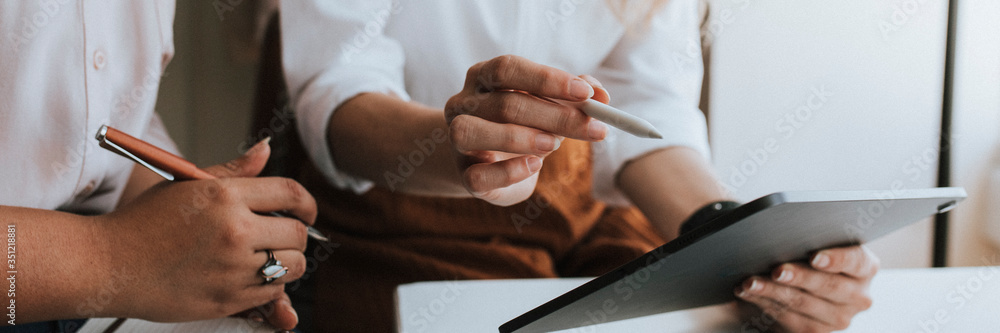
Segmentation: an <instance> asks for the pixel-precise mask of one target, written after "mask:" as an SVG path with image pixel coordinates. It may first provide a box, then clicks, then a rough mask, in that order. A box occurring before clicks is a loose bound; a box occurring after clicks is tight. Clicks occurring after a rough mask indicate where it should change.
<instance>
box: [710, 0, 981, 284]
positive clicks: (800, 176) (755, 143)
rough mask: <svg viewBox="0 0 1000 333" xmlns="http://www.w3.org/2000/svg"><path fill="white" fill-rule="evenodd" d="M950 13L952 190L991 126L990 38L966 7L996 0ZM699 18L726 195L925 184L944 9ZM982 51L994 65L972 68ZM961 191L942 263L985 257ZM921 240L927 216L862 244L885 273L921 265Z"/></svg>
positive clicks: (760, 9) (969, 0) (968, 178)
mask: <svg viewBox="0 0 1000 333" xmlns="http://www.w3.org/2000/svg"><path fill="white" fill-rule="evenodd" d="M962 3H963V4H967V5H966V6H965V7H963V11H962V14H963V17H962V18H961V19H964V20H963V21H960V22H963V26H962V29H963V30H962V31H963V34H962V37H961V38H962V42H961V43H962V44H961V50H962V51H963V52H960V53H961V55H960V56H959V57H960V64H961V65H960V66H959V72H960V74H961V75H959V76H958V77H959V79H958V82H959V84H957V89H958V93H956V96H955V97H956V100H959V101H961V103H958V104H956V108H955V110H956V114H959V116H958V118H956V124H957V125H956V129H955V134H956V141H955V142H956V149H955V155H956V170H957V171H958V174H957V175H956V180H957V184H958V185H966V186H969V185H970V184H973V183H977V181H976V180H975V179H976V177H977V176H978V175H982V174H984V173H985V170H984V169H985V166H984V165H985V164H986V163H987V160H988V159H989V157H988V156H986V155H987V154H986V152H987V151H989V150H991V149H992V150H995V148H992V147H993V146H994V145H995V144H994V143H995V142H996V140H997V139H996V132H997V130H998V129H1000V125H998V124H1000V121H997V114H998V113H1000V106H997V103H996V101H997V100H998V99H1000V83H998V80H1000V76H998V75H997V74H996V70H995V68H996V67H997V66H996V59H998V58H1000V56H998V53H997V52H996V50H997V44H1000V41H996V40H994V41H987V40H986V39H988V38H994V39H995V37H996V32H998V31H1000V29H997V28H996V24H997V23H996V22H997V21H996V17H995V16H992V21H990V19H991V17H989V16H988V15H986V14H984V13H982V12H981V11H980V10H976V9H973V6H978V7H993V13H994V14H993V15H995V14H996V12H997V11H996V7H997V4H996V2H995V1H989V0H963V1H962ZM709 8H710V12H711V16H710V18H711V19H710V21H709V23H708V25H707V26H706V30H707V31H708V34H707V36H706V37H707V38H706V40H707V41H708V43H709V44H710V49H711V55H710V60H709V65H710V67H709V68H710V71H709V75H710V76H709V86H708V89H709V90H708V95H707V97H708V99H709V100H708V102H709V103H708V110H707V111H708V112H709V119H710V120H709V121H710V128H711V140H712V144H713V154H714V164H715V166H716V170H717V172H718V173H719V175H720V177H721V178H722V180H723V182H724V183H726V184H727V185H728V186H729V188H730V190H731V191H732V192H733V193H734V194H735V195H736V196H737V197H738V198H740V199H742V200H751V199H754V198H756V197H759V196H762V195H766V194H768V193H771V192H776V191H786V190H818V189H822V190H827V189H830V190H841V189H875V190H886V189H890V188H891V187H892V186H893V184H894V183H896V184H897V185H896V186H899V185H901V186H902V187H904V188H925V187H933V186H934V185H935V184H936V174H937V157H938V153H939V152H938V140H939V132H940V114H941V103H942V93H943V75H944V58H945V44H944V43H945V31H946V30H945V28H946V21H947V2H946V1H918V0H896V1H861V0H845V1H837V2H828V1H801V0H799V1H796V0H769V1H762V0H710V1H709ZM990 31H991V32H992V33H990ZM981 44H991V45H990V47H992V49H990V48H983V47H982V45H981ZM990 52H992V57H993V60H991V61H980V60H979V59H978V58H979V57H982V56H988V55H989V54H990ZM984 53H985V54H984ZM972 54H976V55H975V56H972ZM991 66H992V67H991ZM991 68H993V69H994V71H993V72H992V74H991V73H990V72H989V71H987V70H988V69H991ZM827 95H829V96H827ZM972 95H974V96H976V97H975V98H972V97H971V96H972ZM973 114H975V115H973ZM985 133H989V134H988V135H985V136H988V137H989V138H987V139H986V140H984V139H982V138H981V137H982V136H984V134H985ZM959 138H961V139H959ZM980 178H981V177H980ZM972 187H973V186H970V195H971V196H972V197H973V198H972V199H970V200H968V201H967V202H965V203H964V204H962V205H961V206H960V208H959V209H956V210H955V212H956V214H955V216H956V217H955V218H954V220H956V222H955V223H954V225H955V228H954V229H956V230H955V232H954V233H953V237H952V249H953V250H952V253H951V261H952V262H953V263H960V264H974V262H972V261H971V260H969V259H968V258H969V257H970V256H972V257H975V256H977V255H978V256H985V255H987V254H989V253H990V251H991V249H990V248H989V247H988V246H986V245H987V243H986V242H983V241H979V240H976V241H973V238H978V239H981V238H982V237H975V235H976V234H977V230H978V231H980V232H981V230H983V229H982V228H981V227H976V226H975V223H976V221H977V219H979V218H978V217H976V216H974V215H976V214H972V212H976V211H977V208H976V206H977V202H978V201H981V200H980V199H982V198H983V197H982V195H981V194H980V193H982V192H983V190H980V189H974V188H972ZM978 211H982V209H981V208H979V209H978ZM980 215H981V214H980ZM931 237H932V222H931V221H930V220H927V221H925V222H922V223H918V224H916V225H913V226H910V227H908V228H906V229H903V230H900V231H898V232H896V233H894V234H891V235H889V236H887V237H885V238H882V239H880V240H878V241H876V242H874V243H872V244H870V246H871V248H872V249H873V250H874V251H875V252H876V253H878V254H879V256H880V257H881V258H882V261H883V264H884V266H885V267H924V266H929V265H930V258H931V247H932V246H931V243H932V241H931ZM997 264H1000V262H998V263H997Z"/></svg>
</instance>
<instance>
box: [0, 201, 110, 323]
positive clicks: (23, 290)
mask: <svg viewBox="0 0 1000 333" xmlns="http://www.w3.org/2000/svg"><path fill="white" fill-rule="evenodd" d="M0 216H2V217H0V221H2V222H3V225H4V226H5V228H6V230H7V237H6V239H7V243H8V244H11V241H13V245H8V248H7V261H6V265H5V267H4V271H5V272H6V273H5V275H4V277H5V278H7V283H5V284H7V285H9V288H5V289H8V290H7V292H6V294H7V299H8V300H10V299H13V300H14V302H15V311H16V318H15V322H14V323H15V324H23V323H29V322H36V321H45V320H56V319H71V318H81V317H93V316H104V315H108V314H110V313H113V312H114V311H112V309H111V307H113V306H115V303H116V302H115V299H116V298H117V296H120V295H116V293H120V292H121V291H122V290H121V289H122V286H121V285H117V284H115V283H114V282H113V280H112V279H113V278H114V274H115V272H109V271H108V270H109V269H108V267H109V266H108V263H107V260H106V259H107V258H108V256H107V253H106V250H105V248H106V246H104V244H103V239H102V237H100V236H99V234H100V233H99V232H98V229H97V228H98V226H97V225H96V224H95V223H93V222H92V221H91V219H90V218H89V217H83V216H79V215H74V214H69V213H63V212H57V211H49V210H40V209H30V208H22V207H9V206H0ZM11 247H13V251H12V249H11ZM11 252H13V253H11ZM11 272H16V273H11ZM8 305H9V303H8V304H4V306H5V307H6V306H8ZM10 319H11V318H10V317H9V316H8V317H7V318H6V319H5V320H4V322H5V325H7V324H9V321H8V320H10Z"/></svg>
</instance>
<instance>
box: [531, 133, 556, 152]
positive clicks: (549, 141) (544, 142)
mask: <svg viewBox="0 0 1000 333" xmlns="http://www.w3.org/2000/svg"><path fill="white" fill-rule="evenodd" d="M535 147H537V148H538V150H541V151H553V150H556V149H558V148H559V140H556V138H555V137H553V136H551V135H548V134H538V135H536V136H535Z"/></svg>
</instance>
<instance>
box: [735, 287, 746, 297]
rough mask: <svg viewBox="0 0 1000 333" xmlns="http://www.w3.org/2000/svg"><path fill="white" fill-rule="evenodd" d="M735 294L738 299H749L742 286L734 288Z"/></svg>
mask: <svg viewBox="0 0 1000 333" xmlns="http://www.w3.org/2000/svg"><path fill="white" fill-rule="evenodd" d="M733 294H736V297H739V298H743V297H747V293H746V290H743V287H742V286H736V288H733Z"/></svg>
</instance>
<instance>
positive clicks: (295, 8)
mask: <svg viewBox="0 0 1000 333" xmlns="http://www.w3.org/2000/svg"><path fill="white" fill-rule="evenodd" d="M399 6H400V4H399V2H398V1H388V0H378V1H373V0H366V1H319V0H315V1H313V0H308V1H307V0H302V1H298V0H297V1H282V2H281V10H280V13H281V16H282V18H281V34H282V36H283V37H282V62H283V65H284V69H285V80H286V82H287V83H288V90H289V93H290V95H291V96H290V97H291V99H290V103H291V106H292V108H293V109H294V110H295V115H296V123H297V125H298V129H299V136H300V138H301V139H302V142H303V145H304V146H305V150H306V151H307V152H308V154H309V157H310V158H311V159H312V160H313V162H314V163H315V165H316V166H317V167H318V168H319V170H320V171H321V172H322V173H323V175H324V176H325V177H326V179H327V180H328V181H329V182H330V183H331V184H333V185H334V186H337V187H338V188H341V189H352V190H354V191H355V192H357V193H362V192H365V191H367V190H368V189H370V188H371V187H372V186H373V183H372V182H371V181H369V180H365V179H361V178H358V177H354V176H352V175H349V174H346V173H344V172H342V171H340V170H338V169H337V166H336V161H334V160H333V157H332V156H331V154H330V147H329V145H328V143H327V126H328V124H329V122H330V117H331V116H332V115H333V112H334V110H336V109H337V107H339V106H340V105H341V104H343V103H344V102H346V101H347V100H349V99H351V98H353V97H355V96H357V95H358V94H361V93H366V92H376V93H385V94H395V95H396V96H398V97H399V98H402V99H403V100H406V101H408V100H409V99H410V98H409V95H407V93H406V90H405V86H404V83H403V64H404V60H405V58H404V53H403V48H402V46H401V45H400V44H399V43H398V42H397V41H395V40H393V39H391V38H388V37H387V36H385V35H384V34H383V30H384V29H385V26H386V24H388V21H389V20H390V19H391V18H392V15H393V14H395V13H397V12H398V11H399V10H400V9H401V8H400V7H399ZM306 36H308V37H310V38H303V37H306Z"/></svg>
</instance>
